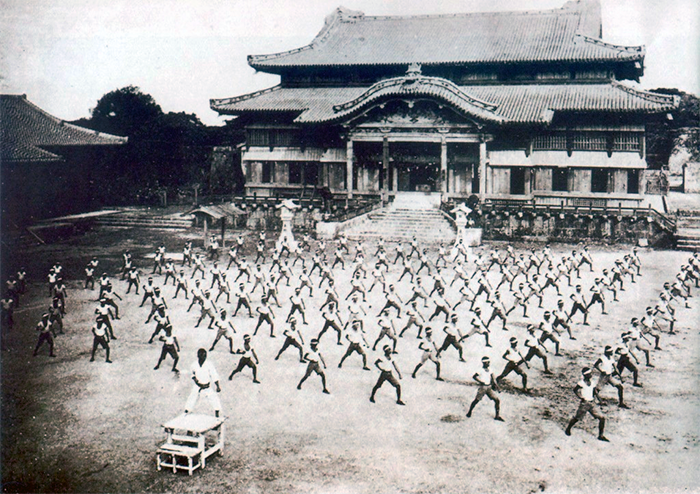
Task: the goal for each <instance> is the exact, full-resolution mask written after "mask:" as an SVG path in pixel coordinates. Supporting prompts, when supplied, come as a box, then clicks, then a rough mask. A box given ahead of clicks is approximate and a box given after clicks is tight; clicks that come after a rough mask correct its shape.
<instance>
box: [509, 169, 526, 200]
mask: <svg viewBox="0 0 700 494" xmlns="http://www.w3.org/2000/svg"><path fill="white" fill-rule="evenodd" d="M510 193H511V194H513V195H523V194H525V168H522V167H516V168H511V169H510Z"/></svg>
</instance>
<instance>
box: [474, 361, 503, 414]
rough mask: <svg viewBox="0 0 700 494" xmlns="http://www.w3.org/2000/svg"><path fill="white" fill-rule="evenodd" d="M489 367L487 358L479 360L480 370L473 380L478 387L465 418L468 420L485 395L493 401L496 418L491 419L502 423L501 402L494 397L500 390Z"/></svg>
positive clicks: (489, 362) (489, 363)
mask: <svg viewBox="0 0 700 494" xmlns="http://www.w3.org/2000/svg"><path fill="white" fill-rule="evenodd" d="M490 365H491V360H490V359H489V358H488V357H483V358H482V359H481V369H480V370H479V371H478V372H476V373H475V374H474V380H475V381H476V382H477V384H478V385H479V389H478V390H477V392H476V396H475V397H474V401H472V403H471V405H469V411H468V412H467V418H470V417H471V416H472V411H473V410H474V407H475V406H476V405H477V403H479V402H480V401H481V399H482V398H483V397H484V395H486V396H488V397H489V399H490V400H491V401H493V406H494V407H495V409H496V416H495V417H494V418H493V419H494V420H497V421H499V422H503V421H504V420H503V418H501V414H500V409H501V400H499V399H498V396H497V395H496V391H500V389H499V387H498V382H497V381H496V378H495V377H494V375H493V372H492V371H491V369H490V368H489V366H490Z"/></svg>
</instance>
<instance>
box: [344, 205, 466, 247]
mask: <svg viewBox="0 0 700 494" xmlns="http://www.w3.org/2000/svg"><path fill="white" fill-rule="evenodd" d="M345 233H346V234H347V235H348V237H349V238H354V239H359V238H379V237H381V238H384V239H387V240H391V239H394V240H405V241H408V240H410V239H412V238H413V237H414V236H416V237H419V238H420V239H421V240H422V241H425V242H452V241H454V239H455V237H456V234H455V231H454V227H453V225H452V224H451V222H450V221H449V220H448V219H447V218H446V217H445V216H444V215H443V213H442V212H441V211H440V210H439V209H431V208H421V209H407V208H398V207H395V206H393V207H389V208H385V209H382V210H378V211H373V212H372V213H370V214H368V215H367V221H364V222H362V223H360V224H358V225H355V226H354V227H351V228H349V229H348V230H346V232H345Z"/></svg>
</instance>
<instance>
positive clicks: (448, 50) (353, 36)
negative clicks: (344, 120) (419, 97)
mask: <svg viewBox="0 0 700 494" xmlns="http://www.w3.org/2000/svg"><path fill="white" fill-rule="evenodd" d="M592 4H593V6H591V5H592ZM596 5H597V9H598V15H599V9H600V4H599V3H597V2H595V1H593V0H580V1H579V2H576V1H572V2H569V3H568V4H566V5H565V6H564V7H563V8H560V9H554V10H543V11H529V12H497V13H473V14H454V15H433V16H431V15H427V16H408V17H397V16H366V15H364V13H362V12H353V11H348V10H345V9H343V8H342V7H341V8H338V9H336V11H335V12H334V13H333V14H332V15H330V16H329V17H328V18H327V19H326V24H325V26H324V28H323V29H322V30H321V32H320V33H319V34H318V35H317V36H316V38H315V39H314V40H313V41H312V42H311V43H310V44H309V45H307V46H304V47H301V48H298V49H295V50H291V51H287V52H282V53H276V54H271V55H251V56H249V57H248V63H249V64H250V65H251V66H252V67H254V68H255V69H258V70H262V71H268V72H279V71H280V69H282V68H284V67H295V66H296V67H299V66H307V67H308V66H349V65H397V64H398V65H401V64H409V63H414V62H416V63H421V64H424V65H431V64H455V63H521V62H525V63H527V62H599V61H642V60H643V59H644V48H643V47H641V46H636V47H626V46H616V45H612V44H608V43H605V42H603V41H602V40H600V39H598V35H599V33H600V18H599V17H596V15H595V8H596V7H595V6H596ZM592 11H593V13H592ZM592 25H597V26H598V29H597V30H596V29H595V27H592ZM596 31H597V32H596Z"/></svg>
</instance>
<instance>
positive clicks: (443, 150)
mask: <svg viewBox="0 0 700 494" xmlns="http://www.w3.org/2000/svg"><path fill="white" fill-rule="evenodd" d="M440 179H441V183H440V187H441V188H442V190H441V192H442V200H443V201H445V200H447V192H448V190H447V141H446V140H445V136H442V137H441V139H440Z"/></svg>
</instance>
